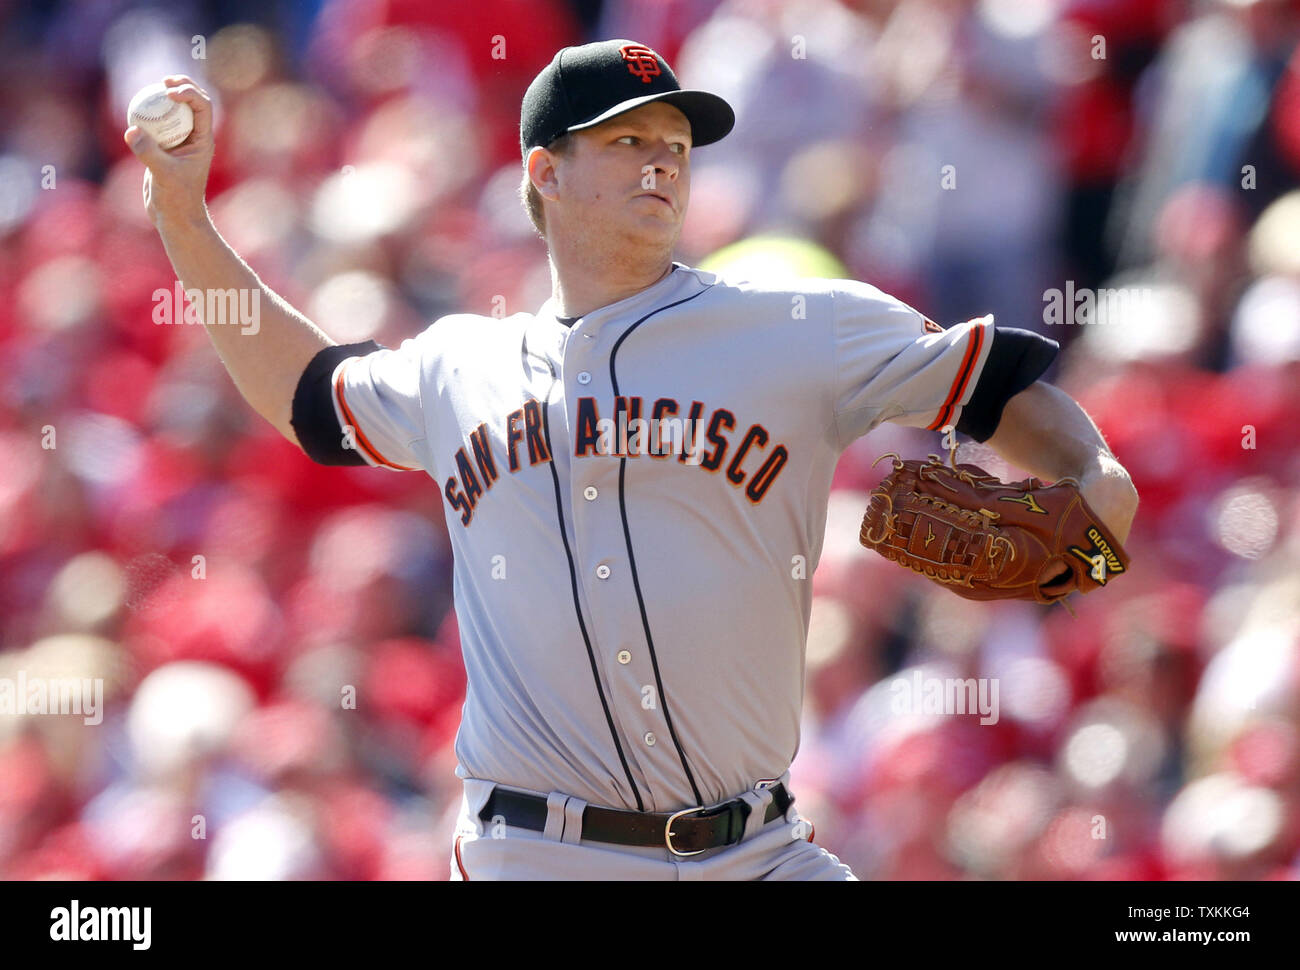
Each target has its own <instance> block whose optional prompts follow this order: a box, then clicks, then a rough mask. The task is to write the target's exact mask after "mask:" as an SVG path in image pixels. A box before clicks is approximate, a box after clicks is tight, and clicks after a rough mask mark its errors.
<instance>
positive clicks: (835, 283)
mask: <svg viewBox="0 0 1300 970" xmlns="http://www.w3.org/2000/svg"><path fill="white" fill-rule="evenodd" d="M690 272H692V273H695V274H696V275H697V276H699V278H700V279H701V281H702V282H705V283H707V284H709V285H711V286H712V287H714V288H715V289H716V290H717V291H718V293H719V294H720V295H724V294H730V295H733V296H734V297H735V298H737V299H743V300H758V301H764V300H769V299H771V300H777V301H781V302H784V303H789V301H790V300H792V299H795V298H798V297H802V298H804V299H805V300H812V299H814V298H815V299H818V300H821V301H824V302H825V303H826V304H827V305H828V306H832V305H833V306H834V308H835V311H836V313H837V314H847V315H861V314H864V313H865V314H870V313H891V312H893V313H899V312H902V313H907V314H910V315H914V316H915V317H917V318H918V319H924V317H922V315H921V314H920V313H918V312H917V311H916V310H914V309H913V308H912V307H910V306H908V305H907V304H906V303H904V302H903V301H902V300H900V299H898V298H897V297H895V296H893V295H892V294H889V293H886V292H885V291H884V290H882V289H880V288H879V287H877V286H874V285H872V284H871V283H866V282H863V281H862V280H854V279H845V278H834V277H821V276H802V277H798V278H792V277H790V276H787V275H782V274H780V273H770V274H769V273H761V272H757V271H755V270H753V269H748V270H739V271H728V270H721V271H713V270H704V269H691V270H690Z"/></svg>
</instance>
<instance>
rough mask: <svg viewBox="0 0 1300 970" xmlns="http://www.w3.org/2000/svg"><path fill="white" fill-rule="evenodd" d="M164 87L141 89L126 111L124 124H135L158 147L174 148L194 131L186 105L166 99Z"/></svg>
mask: <svg viewBox="0 0 1300 970" xmlns="http://www.w3.org/2000/svg"><path fill="white" fill-rule="evenodd" d="M168 90H169V89H168V88H167V86H166V85H164V84H150V85H149V86H148V87H145V88H141V89H140V90H139V91H138V92H137V93H136V96H135V97H134V98H132V99H131V104H130V105H129V106H128V107H127V109H126V121H127V124H128V125H139V126H140V128H142V129H143V130H144V131H145V132H146V133H147V134H148V135H149V137H151V138H152V139H153V140H154V141H156V142H157V143H158V144H159V146H160V147H162V148H175V147H176V146H177V145H179V144H180V143H181V142H183V141H185V139H186V138H188V137H190V132H191V131H193V130H194V112H193V110H191V108H190V106H189V105H188V104H185V103H184V102H181V101H173V100H172V99H171V98H169V97H167V91H168Z"/></svg>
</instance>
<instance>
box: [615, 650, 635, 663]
mask: <svg viewBox="0 0 1300 970" xmlns="http://www.w3.org/2000/svg"><path fill="white" fill-rule="evenodd" d="M618 662H619V663H621V664H630V663H631V662H632V654H630V653H628V651H626V650H620V651H619V652H618Z"/></svg>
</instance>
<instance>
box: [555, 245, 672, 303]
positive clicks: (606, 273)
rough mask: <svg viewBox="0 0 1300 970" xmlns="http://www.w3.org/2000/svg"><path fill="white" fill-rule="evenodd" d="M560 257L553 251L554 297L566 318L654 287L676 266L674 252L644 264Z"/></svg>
mask: <svg viewBox="0 0 1300 970" xmlns="http://www.w3.org/2000/svg"><path fill="white" fill-rule="evenodd" d="M556 256H557V254H555V253H552V254H551V258H550V262H551V296H552V298H553V299H554V300H555V312H556V314H557V315H558V316H562V317H581V316H586V315H587V314H588V313H590V312H591V311H593V310H599V309H600V308H601V307H603V306H609V305H610V304H612V303H617V302H619V301H620V300H626V299H627V298H628V297H629V296H635V295H636V294H637V293H640V292H641V291H642V290H644V289H647V288H649V287H651V286H654V285H655V284H656V283H658V282H659V281H660V280H661V279H663V278H664V277H665V276H666V275H668V273H669V272H671V270H672V268H673V264H672V256H671V254H669V255H667V256H665V257H664V258H663V259H662V260H659V261H655V262H653V263H646V264H642V265H641V266H623V265H617V264H614V265H611V264H609V263H606V262H605V261H603V260H602V261H600V262H601V265H598V266H592V265H587V264H586V263H587V261H585V260H582V259H575V258H573V257H571V256H570V257H569V258H565V257H564V256H563V255H560V257H559V258H558V259H557V258H556Z"/></svg>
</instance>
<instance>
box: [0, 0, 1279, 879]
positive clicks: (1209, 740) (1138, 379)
mask: <svg viewBox="0 0 1300 970" xmlns="http://www.w3.org/2000/svg"><path fill="white" fill-rule="evenodd" d="M0 30H2V35H0V82H2V83H0V107H2V109H3V110H0V446H2V448H3V453H4V454H5V456H6V457H5V459H4V460H3V461H0V678H10V679H12V678H15V677H17V676H18V672H20V671H21V672H24V673H25V676H27V677H29V678H30V677H47V678H57V677H94V678H102V680H103V682H104V720H103V723H102V724H100V725H98V726H94V727H89V726H86V725H84V724H83V723H82V720H81V719H80V718H77V717H73V716H59V717H55V716H32V715H6V714H3V713H0V877H4V878H11V879H27V878H36V877H50V876H54V877H71V878H88V879H152V878H162V879H198V878H214V879H225V878H235V879H257V878H266V879H304V878H339V879H445V878H447V875H448V872H449V855H450V846H451V842H450V834H451V828H452V824H453V818H454V813H455V811H456V809H457V807H458V804H459V798H460V785H459V782H458V780H457V779H456V778H455V776H454V774H453V770H454V767H455V757H454V754H453V752H452V747H451V746H452V742H453V739H454V736H455V731H456V728H457V726H458V723H459V714H460V705H461V701H462V698H463V691H464V672H463V668H462V664H461V658H460V647H459V638H458V635H457V630H456V621H455V615H454V612H453V611H452V610H451V580H450V566H451V563H450V550H449V546H448V542H447V537H446V531H445V526H444V524H443V510H442V508H441V505H442V498H441V495H440V493H439V492H438V490H437V489H436V488H434V487H431V485H430V483H429V481H428V480H427V478H426V477H425V476H423V475H419V474H407V475H399V474H393V473H390V472H387V471H383V470H375V469H369V468H323V467H320V466H317V465H314V464H312V463H311V462H310V461H308V460H307V459H306V458H304V457H303V456H302V455H301V453H300V452H299V451H298V450H297V449H295V448H294V447H293V446H292V445H290V444H288V443H287V442H286V441H284V440H283V439H282V438H280V437H279V435H278V434H277V433H276V432H275V431H274V430H273V429H272V428H271V427H270V426H269V425H267V424H265V423H264V422H262V421H261V420H260V419H259V418H258V417H257V416H256V415H255V414H254V413H253V411H252V410H251V409H250V408H249V407H248V406H247V405H245V404H244V402H243V401H242V399H241V398H240V396H239V394H238V392H237V391H236V390H235V388H234V386H233V384H232V383H231V381H230V379H229V377H228V376H227V375H226V373H225V370H224V368H223V367H222V365H221V363H220V361H219V360H218V359H217V356H216V354H215V353H214V352H213V350H212V348H211V346H210V344H209V342H208V339H207V337H206V335H205V334H204V333H203V331H202V328H200V327H191V326H167V327H163V326H157V325H155V324H154V322H153V318H152V311H153V308H154V303H155V297H154V294H155V291H157V290H158V289H159V288H164V289H170V287H171V285H172V283H173V281H174V275H173V273H172V270H171V268H170V265H169V263H168V261H167V259H166V256H165V253H164V251H163V248H162V245H161V243H160V242H159V239H158V237H157V235H156V233H155V232H154V230H153V227H152V226H151V225H150V224H149V221H148V218H147V216H146V214H145V211H144V208H143V205H142V202H141V179H142V167H141V165H140V164H139V162H138V161H137V160H136V159H135V158H134V157H133V156H132V155H131V154H130V153H129V151H128V150H127V149H126V147H125V146H124V145H123V143H122V140H121V134H122V130H123V128H124V117H125V109H126V104H127V102H128V101H129V99H130V97H131V95H132V94H133V93H134V92H135V91H136V90H137V89H138V88H140V87H141V86H143V85H144V84H146V83H149V82H152V81H155V80H157V79H159V78H160V77H161V76H163V75H166V74H171V73H188V74H191V75H193V76H195V77H196V78H198V79H199V80H200V82H201V83H202V84H203V86H204V87H205V88H206V89H207V90H208V91H209V92H210V93H211V94H212V95H213V97H214V99H215V102H216V117H217V156H216V161H215V164H214V168H213V172H212V179H211V183H210V187H209V207H210V210H211V212H212V215H213V218H214V221H215V222H216V225H217V226H218V228H219V229H220V231H221V232H222V233H223V235H224V236H225V237H226V239H227V240H228V241H229V242H230V243H231V245H232V246H233V247H234V248H235V249H236V250H237V251H238V252H239V253H240V254H241V255H243V256H244V258H245V259H246V260H247V261H248V262H249V263H250V264H251V265H252V266H253V267H254V269H255V270H256V271H257V272H258V273H259V274H260V275H261V276H262V278H263V279H264V280H265V281H266V282H267V283H268V284H269V285H270V286H271V287H272V288H274V289H275V290H276V291H277V292H279V293H280V294H282V295H283V296H284V297H285V298H287V299H288V300H289V301H290V302H291V303H293V304H294V305H295V306H297V307H299V308H300V309H302V310H303V311H304V312H305V313H306V314H307V316H308V317H310V318H311V319H312V320H313V321H314V322H315V323H317V324H318V325H319V326H320V327H322V328H323V329H324V330H325V331H326V332H327V333H329V334H330V335H331V336H332V337H333V338H334V339H336V340H338V341H339V342H350V341H359V340H365V339H368V338H374V339H377V340H379V341H380V342H381V343H384V344H386V345H389V346H393V345H395V344H396V343H397V342H400V340H401V339H402V338H403V337H406V336H410V335H412V334H414V333H416V332H418V331H419V330H421V329H423V327H425V326H427V325H428V324H429V323H430V322H431V321H432V320H434V319H436V318H437V317H438V316H441V315H442V314H445V313H449V312H454V311H469V312H478V313H484V314H488V313H492V312H493V311H494V310H497V311H498V312H499V311H500V310H502V309H504V311H505V312H507V313H513V312H516V311H517V310H520V309H526V310H535V309H536V308H537V307H538V306H540V304H541V303H542V302H543V300H545V299H546V297H547V296H548V295H549V292H550V278H549V273H548V269H547V264H546V260H545V252H544V248H543V246H542V243H541V242H540V240H538V238H537V237H536V236H535V234H534V233H533V231H532V229H531V227H530V226H529V224H528V221H527V218H526V217H525V215H524V212H523V209H522V207H521V205H520V202H519V199H518V196H517V188H518V184H519V173H520V158H519V147H518V110H519V100H520V97H521V96H522V93H523V90H524V88H525V87H526V86H527V83H528V81H529V80H530V79H531V78H532V77H533V75H534V74H535V73H536V72H537V71H538V70H539V69H540V68H541V67H542V66H544V65H545V64H546V63H547V61H549V59H550V58H551V56H552V55H553V53H554V52H555V50H557V49H558V48H559V47H561V46H564V45H565V44H574V43H583V42H585V41H587V40H593V39H600V38H607V37H629V38H633V39H635V40H637V41H640V42H642V43H646V44H649V45H650V46H652V47H654V48H655V49H657V50H658V51H659V52H660V53H662V54H663V55H664V56H665V57H666V58H667V59H668V60H669V62H670V63H671V64H672V65H673V66H674V68H675V70H676V73H677V75H678V78H679V79H680V80H681V82H682V84H683V86H684V87H700V88H704V89H706V90H711V91H715V92H717V93H718V94H721V95H722V96H724V97H726V98H727V99H728V100H729V101H730V102H731V103H732V105H733V106H734V107H735V108H736V111H737V118H738V121H737V126H736V129H735V131H734V132H733V134H732V135H731V136H730V137H728V138H727V139H725V140H724V141H722V142H720V143H719V144H717V145H716V146H710V147H708V148H705V149H702V150H700V152H699V153H698V154H696V155H695V156H694V157H693V166H692V169H693V179H692V181H693V187H692V200H691V201H692V204H691V209H690V213H689V215H688V217H687V221H686V227H685V230H684V233H683V237H682V241H681V246H680V252H679V256H678V258H679V259H681V260H682V261H683V262H686V263H688V264H701V263H703V264H704V265H712V266H725V267H727V268H728V270H729V271H731V272H742V273H743V272H745V271H747V270H748V271H762V272H765V273H773V272H788V273H790V274H791V275H793V276H797V275H799V274H800V273H808V272H817V273H819V274H820V275H842V276H846V277H849V278H855V279H861V280H865V281H867V282H870V283H873V284H875V285H877V286H879V287H880V288H881V289H883V290H885V291H887V292H890V293H892V294H894V295H896V296H898V297H899V298H900V299H903V300H905V301H906V302H908V303H909V304H911V305H913V306H915V307H917V308H918V309H920V310H921V311H922V312H924V313H926V314H927V315H928V316H930V317H931V318H933V319H936V320H938V321H940V322H941V323H944V324H951V323H955V322H959V321H961V320H966V319H969V318H971V317H973V316H978V315H982V314H984V313H990V312H991V313H994V314H995V315H996V319H997V321H998V323H999V324H1000V325H1003V326H1015V327H1022V328H1027V329H1032V330H1036V331H1038V332H1040V333H1044V334H1046V335H1048V336H1051V337H1053V338H1054V339H1057V340H1059V341H1060V342H1061V344H1062V345H1063V348H1064V349H1063V351H1062V353H1061V355H1060V357H1059V359H1058V363H1057V365H1055V366H1054V368H1053V370H1052V371H1051V372H1050V374H1049V376H1050V378H1051V379H1052V380H1053V381H1054V382H1056V383H1058V384H1059V385H1060V386H1062V387H1064V388H1065V389H1066V390H1068V391H1069V392H1070V393H1072V394H1073V395H1075V396H1076V397H1077V398H1078V399H1079V400H1080V402H1081V403H1082V404H1083V405H1084V407H1085V408H1086V409H1087V410H1088V411H1089V413H1090V414H1091V415H1093V417H1094V418H1095V419H1096V421H1097V423H1098V425H1099V426H1100V427H1101V429H1102V430H1103V432H1104V434H1105V435H1106V437H1107V440H1108V441H1109V442H1110V444H1111V446H1112V448H1113V450H1114V451H1115V453H1116V454H1117V456H1118V457H1119V458H1120V460H1121V461H1122V462H1124V464H1125V465H1126V466H1127V467H1128V468H1129V469H1130V471H1131V472H1132V474H1133V477H1134V480H1135V482H1136V484H1137V487H1138V489H1139V491H1140V493H1141V495H1142V505H1141V508H1140V509H1139V513H1138V517H1137V521H1136V523H1135V526H1134V530H1133V534H1132V537H1131V540H1130V542H1129V544H1128V551H1129V552H1130V554H1131V555H1132V557H1133V566H1132V570H1131V572H1130V574H1129V575H1127V576H1124V577H1123V578H1122V579H1121V580H1120V581H1118V582H1116V583H1114V585H1112V586H1110V587H1108V589H1107V590H1106V591H1105V592H1103V593H1100V594H1096V595H1093V596H1090V597H1087V598H1083V599H1080V598H1077V597H1076V598H1075V610H1076V612H1077V614H1078V615H1077V618H1076V617H1072V616H1071V615H1070V614H1069V613H1067V612H1066V611H1065V610H1063V609H1056V608H1052V609H1048V608H1044V607H1036V606H1028V605H1023V604H1011V605H990V604H978V603H971V602H968V601H965V600H962V599H960V598H958V597H956V596H953V595H952V594H950V593H948V592H946V591H944V590H942V589H939V588H937V587H934V586H933V585H932V584H929V583H927V582H926V581H924V580H922V579H918V578H914V577H913V576H911V575H910V574H908V573H906V572H904V571H902V570H899V569H897V568H896V567H893V566H891V565H890V564H888V563H886V562H885V561H884V560H883V559H881V558H879V557H875V556H873V555H871V554H869V553H867V552H866V551H865V550H863V549H862V548H861V547H860V546H858V544H857V539H856V537H857V531H858V522H859V520H860V516H861V510H862V508H863V507H864V506H865V503H866V497H865V493H866V492H867V491H869V490H870V488H871V487H872V486H873V485H874V484H875V483H876V482H877V481H878V480H879V478H880V476H881V474H882V471H883V469H882V468H881V467H877V468H875V469H872V467H871V462H872V461H873V460H874V459H875V458H876V456H878V455H879V454H881V453H882V452H885V451H899V452H902V453H904V454H908V455H924V454H925V453H927V452H931V451H938V450H940V446H939V442H938V438H937V436H935V435H933V434H927V433H924V432H919V431H914V430H911V429H903V428H898V427H895V426H890V425H886V426H884V427H882V428H880V429H879V430H877V431H876V432H873V433H872V434H871V435H870V436H868V438H866V439H864V440H862V441H859V442H858V443H857V444H855V445H854V446H853V447H852V448H851V449H850V450H849V451H848V452H846V454H845V457H844V460H843V461H842V463H841V465H840V468H839V471H838V473H837V476H836V482H835V491H834V492H833V494H832V500H831V508H830V514H829V516H828V525H827V541H826V546H825V551H824V553H823V557H822V562H821V565H820V568H819V569H818V571H817V573H816V574H815V576H814V592H815V599H814V607H813V615H812V621H811V630H810V634H809V643H808V656H807V671H808V673H807V697H806V702H805V723H804V731H803V742H802V746H801V748H800V751H799V753H798V757H797V758H796V760H795V763H794V767H793V769H792V775H793V789H794V792H795V794H796V797H797V799H798V805H799V807H800V809H801V811H802V813H803V814H804V815H805V816H806V817H808V818H810V819H811V820H812V821H813V823H814V824H815V826H816V841H817V842H819V843H820V844H823V845H826V846H828V847H830V848H831V850H832V851H834V852H836V853H837V854H839V855H840V857H841V858H842V859H843V860H844V861H845V862H847V863H849V864H850V865H851V866H852V867H853V868H854V870H855V871H856V872H857V873H858V875H859V876H861V877H863V878H872V879H966V878H979V879H1042V878H1047V879H1108V880H1118V879H1186V878H1206V879H1275V878H1283V879H1294V878H1297V877H1300V447H1298V446H1300V431H1297V429H1296V421H1297V420H1298V419H1297V417H1296V416H1297V415H1298V414H1300V188H1298V187H1297V183H1298V182H1300V178H1298V177H1297V176H1300V3H1296V2H1292V0H1201V2H1195V0H1181V2H1180V0H898V2H889V3H886V2H879V0H783V2H778V0H722V2H719V0H604V2H601V0H569V2H565V0H527V2H525V0H477V2H475V3H473V4H460V3H446V4H443V3H439V4H427V3H421V2H418V0H316V2H304V3H298V4H291V3H287V2H278V3H277V2H257V3H254V2H246V3H241V2H235V0H226V2H217V0H210V2H184V0H182V2H179V3H168V4H165V5H164V4H150V3H138V2H126V0H105V2H96V0H66V2H61V3H57V2H56V3H50V2H10V3H6V4H2V5H0ZM807 251H811V252H812V253H813V255H812V257H810V258H806V259H805V258H800V257H799V254H804V253H806V252H807ZM809 266H812V267H814V268H813V269H812V270H810V269H809ZM827 267H831V268H833V272H827V271H826V268H827ZM1106 289H1112V290H1123V291H1124V292H1128V293H1137V294H1140V295H1141V296H1142V297H1143V298H1142V299H1141V300H1137V301H1129V302H1121V303H1112V304H1110V305H1109V306H1108V307H1107V308H1106V309H1104V310H1099V311H1098V312H1095V313H1090V314H1086V315H1082V316H1080V317H1076V316H1075V315H1074V314H1073V312H1072V309H1071V310H1070V311H1068V312H1067V313H1066V316H1065V321H1064V322H1063V321H1062V320H1061V319H1060V318H1057V319H1056V320H1054V321H1052V320H1050V319H1049V315H1047V314H1045V313H1044V307H1045V305H1046V304H1047V302H1048V298H1047V294H1048V293H1049V292H1050V291H1052V290H1059V291H1064V292H1066V293H1067V294H1074V293H1080V292H1082V291H1084V290H1089V291H1093V292H1098V291H1105V290H1106ZM1103 302H1104V301H1102V300H1098V304H1099V305H1101V304H1102V303H1103ZM1076 320H1077V321H1078V322H1075V321H1076ZM958 459H959V460H969V461H977V462H979V463H982V464H984V465H985V467H987V468H988V469H989V470H990V471H992V472H994V473H995V474H1000V475H1003V476H1008V475H1013V474H1016V475H1017V476H1018V475H1019V473H1018V470H1017V469H1012V468H1008V467H1007V466H1006V464H1005V463H1003V462H1001V460H1000V459H999V458H998V457H997V456H996V455H994V454H993V453H992V452H991V451H990V450H989V449H987V447H985V446H980V445H977V444H975V443H973V442H968V443H966V444H963V445H962V447H961V449H960V451H959V454H958ZM917 671H920V672H921V673H922V674H923V676H926V677H958V678H989V679H996V680H997V682H998V683H999V684H1000V692H999V696H1000V701H1001V705H1000V711H999V716H998V718H997V721H996V723H994V724H981V723H980V719H979V717H978V715H965V716H949V715H938V714H920V713H912V714H900V713H899V712H898V711H897V710H896V709H895V707H894V705H893V703H892V701H893V698H894V696H895V692H894V691H893V690H892V689H891V685H894V684H896V683H897V682H898V679H899V678H911V677H912V676H913V675H914V673H915V672H917Z"/></svg>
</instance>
